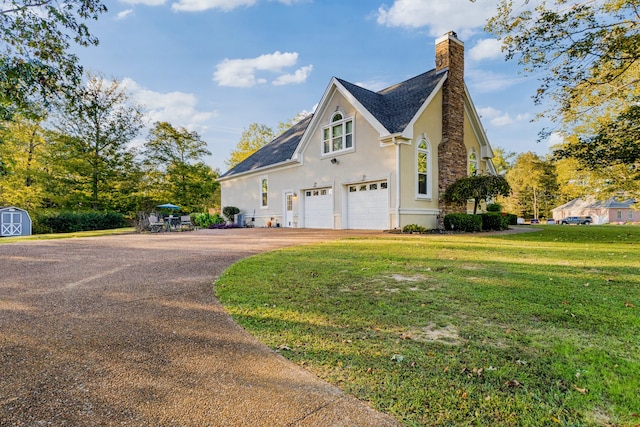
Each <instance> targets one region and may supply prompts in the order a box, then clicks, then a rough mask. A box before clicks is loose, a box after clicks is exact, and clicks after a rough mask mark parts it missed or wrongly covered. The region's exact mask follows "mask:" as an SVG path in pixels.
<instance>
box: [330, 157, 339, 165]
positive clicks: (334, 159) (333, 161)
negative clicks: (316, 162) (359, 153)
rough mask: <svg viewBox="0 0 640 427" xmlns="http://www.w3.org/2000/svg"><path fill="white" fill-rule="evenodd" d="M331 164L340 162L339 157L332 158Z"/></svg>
mask: <svg viewBox="0 0 640 427" xmlns="http://www.w3.org/2000/svg"><path fill="white" fill-rule="evenodd" d="M331 164H332V165H337V164H338V159H336V158H335V157H334V158H333V159H331Z"/></svg>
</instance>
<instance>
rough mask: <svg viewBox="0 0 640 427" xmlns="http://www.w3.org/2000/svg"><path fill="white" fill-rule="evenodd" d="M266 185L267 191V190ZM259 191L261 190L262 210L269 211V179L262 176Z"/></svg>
mask: <svg viewBox="0 0 640 427" xmlns="http://www.w3.org/2000/svg"><path fill="white" fill-rule="evenodd" d="M265 184H266V191H264V190H265ZM259 189H260V193H259V195H260V209H268V208H269V177H268V176H261V177H260V181H259Z"/></svg>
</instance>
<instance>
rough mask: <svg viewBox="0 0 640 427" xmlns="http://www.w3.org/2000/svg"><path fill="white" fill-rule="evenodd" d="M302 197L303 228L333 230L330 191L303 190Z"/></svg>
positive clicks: (331, 195) (327, 189)
mask: <svg viewBox="0 0 640 427" xmlns="http://www.w3.org/2000/svg"><path fill="white" fill-rule="evenodd" d="M304 196H305V198H304V227H305V228H333V191H332V189H331V188H318V189H312V190H305V191H304Z"/></svg>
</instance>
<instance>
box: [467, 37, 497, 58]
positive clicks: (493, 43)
mask: <svg viewBox="0 0 640 427" xmlns="http://www.w3.org/2000/svg"><path fill="white" fill-rule="evenodd" d="M503 56H504V54H503V53H502V43H501V42H500V41H499V40H497V39H484V40H480V41H479V42H478V43H476V45H475V46H474V47H472V48H471V49H469V58H471V59H473V60H475V61H481V60H483V59H496V58H501V57H503Z"/></svg>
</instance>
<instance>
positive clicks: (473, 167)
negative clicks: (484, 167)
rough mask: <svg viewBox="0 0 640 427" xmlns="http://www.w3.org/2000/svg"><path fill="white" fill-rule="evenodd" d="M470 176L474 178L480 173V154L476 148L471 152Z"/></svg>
mask: <svg viewBox="0 0 640 427" xmlns="http://www.w3.org/2000/svg"><path fill="white" fill-rule="evenodd" d="M468 165H469V176H473V175H475V174H477V173H478V154H477V153H476V150H475V149H474V148H472V149H471V151H469V162H468Z"/></svg>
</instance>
